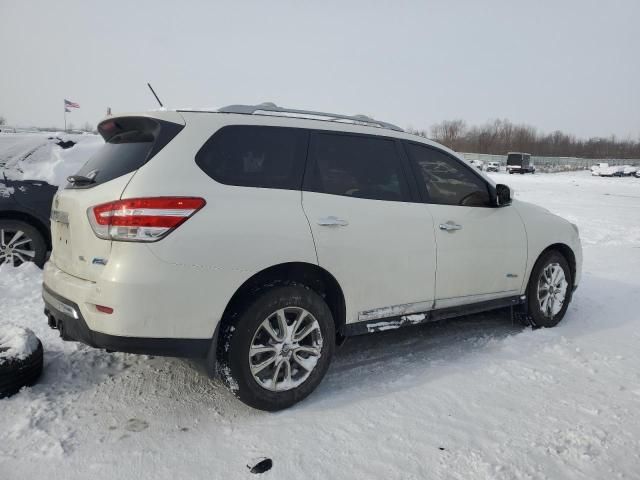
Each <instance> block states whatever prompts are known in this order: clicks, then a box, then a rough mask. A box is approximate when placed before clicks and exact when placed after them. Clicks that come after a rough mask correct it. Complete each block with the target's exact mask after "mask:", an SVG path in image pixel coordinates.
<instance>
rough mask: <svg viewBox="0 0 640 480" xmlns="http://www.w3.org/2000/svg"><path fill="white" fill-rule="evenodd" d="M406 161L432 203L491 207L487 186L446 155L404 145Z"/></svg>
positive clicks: (415, 146) (424, 147)
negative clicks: (409, 162) (408, 161)
mask: <svg viewBox="0 0 640 480" xmlns="http://www.w3.org/2000/svg"><path fill="white" fill-rule="evenodd" d="M406 145H407V152H408V154H409V160H410V161H411V164H412V167H413V169H414V172H415V174H416V177H417V179H418V182H419V183H420V184H421V185H420V186H421V187H422V186H424V190H423V191H426V194H427V198H428V200H429V201H430V202H431V203H437V204H440V205H459V206H464V207H490V206H491V200H490V196H489V189H488V186H487V183H486V182H485V181H484V180H483V179H482V178H481V177H480V176H479V175H478V174H476V173H475V172H474V171H473V170H472V169H471V168H469V167H468V166H466V165H465V164H464V163H463V162H461V161H459V160H456V159H454V158H453V157H451V156H450V155H447V154H446V153H445V152H442V151H440V150H437V149H435V148H430V147H427V146H422V145H418V144H416V143H407V144H406Z"/></svg>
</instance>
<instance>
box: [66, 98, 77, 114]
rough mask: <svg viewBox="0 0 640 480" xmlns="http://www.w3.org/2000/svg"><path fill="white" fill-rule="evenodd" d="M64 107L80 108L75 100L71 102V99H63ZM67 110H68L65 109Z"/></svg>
mask: <svg viewBox="0 0 640 480" xmlns="http://www.w3.org/2000/svg"><path fill="white" fill-rule="evenodd" d="M64 108H80V105H78V104H77V103H76V102H72V101H71V100H67V99H66V98H65V99H64ZM67 111H68V110H67Z"/></svg>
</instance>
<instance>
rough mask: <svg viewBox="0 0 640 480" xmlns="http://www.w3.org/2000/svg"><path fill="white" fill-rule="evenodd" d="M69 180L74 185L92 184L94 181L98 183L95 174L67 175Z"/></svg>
mask: <svg viewBox="0 0 640 480" xmlns="http://www.w3.org/2000/svg"><path fill="white" fill-rule="evenodd" d="M67 182H69V183H72V184H74V185H91V184H92V183H96V180H95V176H93V177H85V176H84V175H71V176H70V177H67Z"/></svg>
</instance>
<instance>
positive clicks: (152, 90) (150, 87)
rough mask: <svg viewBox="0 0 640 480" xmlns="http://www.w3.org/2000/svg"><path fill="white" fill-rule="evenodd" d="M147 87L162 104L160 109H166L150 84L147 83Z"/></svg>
mask: <svg viewBox="0 0 640 480" xmlns="http://www.w3.org/2000/svg"><path fill="white" fill-rule="evenodd" d="M147 86H148V87H149V90H151V93H153V96H154V97H156V100H157V101H158V103H159V104H160V108H164V105H162V102H161V101H160V99H159V98H158V95H156V92H155V90H154V89H153V87H152V86H151V84H150V83H148V82H147Z"/></svg>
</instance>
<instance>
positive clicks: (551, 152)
mask: <svg viewBox="0 0 640 480" xmlns="http://www.w3.org/2000/svg"><path fill="white" fill-rule="evenodd" d="M410 131H411V133H415V134H418V135H421V136H423V137H427V138H430V139H432V140H435V141H436V142H438V143H441V144H443V145H446V146H447V147H449V148H451V149H452V150H455V151H458V152H473V153H490V154H495V155H504V154H506V153H507V152H526V153H530V154H532V155H539V156H552V157H579V158H620V159H622V158H633V159H639V158H640V139H639V140H638V141H635V140H631V139H625V140H622V139H618V138H616V136H615V135H611V136H610V137H592V138H589V139H581V138H577V137H576V136H575V135H570V134H566V133H564V132H561V131H559V130H556V131H555V132H553V133H541V132H538V131H537V130H536V128H535V127H532V126H530V125H516V124H513V123H511V122H510V121H509V120H494V121H491V122H487V123H486V124H484V125H481V126H475V125H474V126H467V124H466V122H465V121H464V120H445V121H443V122H441V123H437V124H435V125H433V126H432V127H431V130H430V132H427V131H426V130H410Z"/></svg>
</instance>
